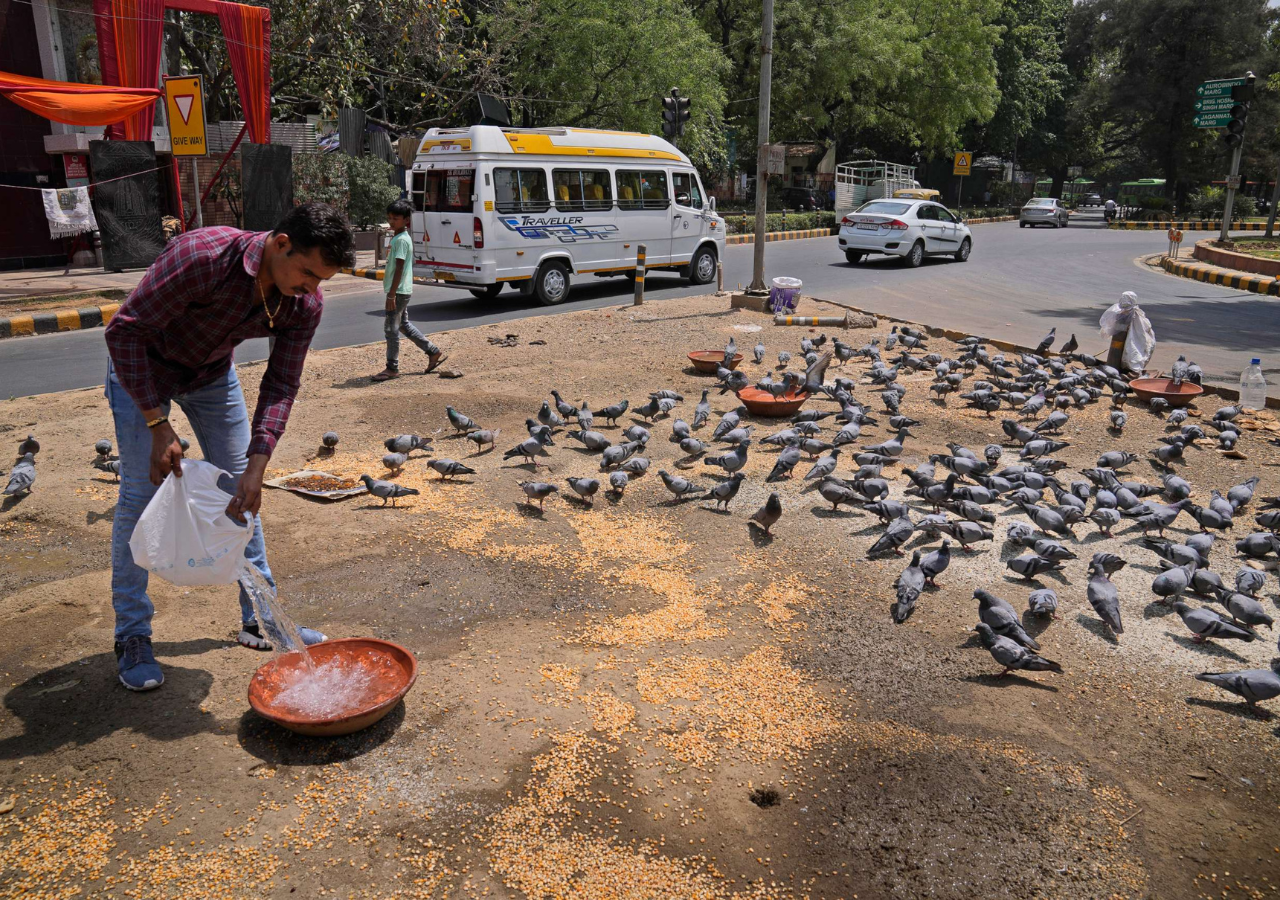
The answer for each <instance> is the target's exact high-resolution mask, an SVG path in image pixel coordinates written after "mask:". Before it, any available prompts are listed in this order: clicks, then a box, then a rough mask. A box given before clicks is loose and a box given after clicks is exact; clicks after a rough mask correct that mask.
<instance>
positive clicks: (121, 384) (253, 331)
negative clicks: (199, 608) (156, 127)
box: [106, 203, 354, 691]
mask: <svg viewBox="0 0 1280 900" xmlns="http://www.w3.org/2000/svg"><path fill="white" fill-rule="evenodd" d="M353 256H354V254H353V249H352V237H351V230H350V228H349V227H348V225H347V223H346V221H345V220H344V219H343V218H342V216H341V215H340V214H339V213H338V212H337V211H335V210H334V209H333V208H332V207H329V206H326V205H324V204H322V203H304V204H302V205H301V206H297V207H295V208H294V209H293V210H291V211H290V212H289V214H288V215H286V216H285V217H284V219H283V220H282V221H281V222H280V224H279V225H277V226H276V228H275V230H274V231H271V232H258V233H254V232H249V231H240V230H239V229H235V228H202V229H198V230H196V231H192V232H188V233H186V234H184V235H181V236H179V237H177V238H174V239H173V240H172V241H170V242H169V244H168V246H166V247H165V249H164V252H163V253H161V254H160V257H159V258H158V259H157V260H156V261H155V263H154V264H152V266H151V268H150V269H148V270H147V273H146V275H144V276H143V278H142V281H140V282H139V283H138V286H137V287H136V288H135V289H134V291H133V293H131V294H130V295H129V298H128V299H127V300H126V301H125V302H124V304H123V305H121V307H120V309H119V311H118V312H117V313H116V314H115V316H114V317H113V318H112V319H111V322H110V324H109V325H108V326H107V329H106V339H107V350H108V352H109V355H110V363H109V364H108V368H107V384H106V395H107V402H108V403H109V404H110V406H111V413H112V416H113V418H114V419H115V428H116V442H117V444H118V446H119V448H120V499H119V501H118V502H117V504H116V513H115V520H114V522H113V525H112V530H111V602H112V606H113V607H114V608H115V614H116V629H115V638H116V645H115V648H116V659H117V661H118V667H119V672H120V681H121V683H123V684H124V686H125V687H127V688H129V689H130V690H135V691H146V690H151V689H152V688H157V687H159V686H160V685H161V684H163V683H164V674H163V673H162V672H161V670H160V667H159V665H158V664H157V663H156V660H155V655H154V654H153V652H152V649H151V617H152V614H153V613H154V612H155V607H154V606H152V604H151V600H150V599H149V598H148V597H147V572H146V570H145V569H142V568H141V567H140V566H138V565H137V564H135V563H134V561H133V554H132V553H131V551H130V550H129V538H130V537H131V536H132V535H133V529H134V526H135V525H136V524H137V522H138V517H139V516H140V515H141V514H142V511H143V509H145V508H146V505H147V503H148V502H150V500H151V498H152V496H154V494H155V492H156V488H158V487H159V485H160V483H161V482H162V481H164V479H165V477H166V476H168V475H169V473H170V472H172V473H173V474H174V476H175V477H181V476H182V465H181V464H182V444H181V442H180V441H179V438H178V435H177V433H176V432H175V431H174V429H173V426H172V425H171V424H170V423H169V409H170V404H171V403H176V404H177V405H178V406H179V407H180V408H181V409H182V411H183V413H184V414H185V415H186V417H187V420H188V422H189V423H190V424H191V428H192V430H193V431H194V432H195V438H196V440H197V441H198V442H199V444H200V450H201V452H202V453H203V455H204V458H205V459H206V460H208V461H209V462H211V463H213V464H214V465H216V466H218V467H219V468H221V469H224V470H226V471H228V472H230V473H231V474H232V475H233V476H235V477H236V478H237V483H236V484H235V485H228V487H229V488H230V490H228V493H231V494H232V498H231V502H230V503H229V504H228V505H227V515H228V516H231V517H232V518H235V519H237V520H238V521H244V515H243V514H244V513H252V514H253V515H254V534H253V539H252V540H251V541H250V542H249V546H248V547H247V548H246V549H245V554H244V555H245V558H246V559H247V560H248V561H249V563H250V564H252V565H253V566H254V567H256V568H257V569H258V570H259V571H260V572H261V573H262V574H263V576H264V577H265V578H266V579H267V581H269V582H270V583H271V584H272V586H273V587H274V586H275V581H274V580H273V579H272V577H271V569H270V568H269V567H268V565H267V555H266V548H265V546H264V544H263V540H262V526H261V523H260V522H259V521H258V518H257V512H258V507H259V505H260V503H261V500H262V476H263V473H264V472H265V471H266V468H267V460H269V459H270V458H271V453H272V451H273V450H274V449H275V446H276V441H278V440H279V439H280V436H281V435H282V434H284V428H285V424H286V423H287V422H288V420H289V410H290V409H291V408H292V406H293V401H294V398H295V397H296V396H297V395H298V387H299V386H300V384H301V381H302V367H303V364H304V363H305V361H306V358H307V349H308V348H309V347H310V345H311V338H312V336H313V335H314V334H315V331H316V326H318V325H319V324H320V313H321V311H322V308H323V303H324V301H323V297H322V295H321V293H320V282H322V281H326V280H328V279H329V278H332V277H333V276H334V275H336V274H337V273H338V269H339V268H340V267H342V266H350V265H352V260H353ZM260 337H272V338H274V339H275V344H274V346H273V348H272V350H271V357H270V359H269V360H268V362H267V370H266V373H265V374H264V375H263V376H262V385H261V387H260V388H259V390H258V403H257V408H256V410H255V411H254V415H253V420H252V423H250V420H249V417H248V412H247V410H246V408H245V403H244V393H243V392H242V391H241V389H240V382H239V380H238V379H237V378H236V370H235V366H234V365H233V364H232V353H233V351H234V350H235V347H236V345H237V344H239V343H240V342H241V341H245V340H249V339H251V338H260ZM240 617H241V626H240V643H242V644H244V645H246V646H249V647H254V648H257V649H267V648H269V647H270V644H269V643H268V642H267V640H266V639H265V638H264V637H263V636H262V631H261V628H260V627H259V623H258V622H257V620H256V617H255V614H254V610H253V604H252V603H251V602H250V600H249V598H248V596H247V595H246V594H245V592H244V590H243V589H241V591H240ZM302 631H303V638H304V640H306V641H307V643H315V642H316V641H319V640H324V635H322V634H320V633H319V632H315V631H312V630H311V629H302Z"/></svg>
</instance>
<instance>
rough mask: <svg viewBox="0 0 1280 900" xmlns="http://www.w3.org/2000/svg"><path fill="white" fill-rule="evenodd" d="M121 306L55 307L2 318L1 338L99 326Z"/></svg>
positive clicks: (116, 304) (117, 304)
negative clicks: (45, 310)
mask: <svg viewBox="0 0 1280 900" xmlns="http://www.w3.org/2000/svg"><path fill="white" fill-rule="evenodd" d="M119 308H120V304H119V303H106V304H103V305H102V306H87V307H85V308H84V309H53V310H48V311H47V312H38V313H29V314H27V315H18V316H8V317H6V318H0V338H9V337H24V336H26V335H32V334H54V333H55V332H59V331H82V330H83V329H85V328H99V327H101V326H103V325H106V324H107V323H108V322H110V321H111V317H112V316H114V315H115V314H116V310H118V309H119Z"/></svg>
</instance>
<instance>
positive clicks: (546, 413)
mask: <svg viewBox="0 0 1280 900" xmlns="http://www.w3.org/2000/svg"><path fill="white" fill-rule="evenodd" d="M538 421H539V422H541V423H542V424H543V425H546V426H547V427H548V428H563V427H564V419H562V418H560V414H559V413H558V412H556V411H555V410H554V409H552V408H551V402H550V401H549V400H543V401H542V406H540V407H538Z"/></svg>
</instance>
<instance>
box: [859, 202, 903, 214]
mask: <svg viewBox="0 0 1280 900" xmlns="http://www.w3.org/2000/svg"><path fill="white" fill-rule="evenodd" d="M909 209H911V204H910V203H890V202H887V201H884V200H872V201H871V202H870V203H864V204H862V206H860V207H858V212H860V213H877V214H879V215H882V216H900V215H902V214H903V213H904V212H906V211H907V210H909Z"/></svg>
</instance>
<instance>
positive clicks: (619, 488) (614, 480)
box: [609, 470, 631, 497]
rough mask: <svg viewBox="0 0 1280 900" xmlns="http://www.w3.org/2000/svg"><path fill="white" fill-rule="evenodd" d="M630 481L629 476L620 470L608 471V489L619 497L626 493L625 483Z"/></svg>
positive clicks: (627, 483)
mask: <svg viewBox="0 0 1280 900" xmlns="http://www.w3.org/2000/svg"><path fill="white" fill-rule="evenodd" d="M630 483H631V476H630V475H628V474H627V473H626V472H623V471H622V470H618V471H617V472H610V473H609V490H611V491H613V493H615V494H617V495H618V496H619V497H621V496H622V495H623V494H624V493H626V490H627V485H629V484H630Z"/></svg>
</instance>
